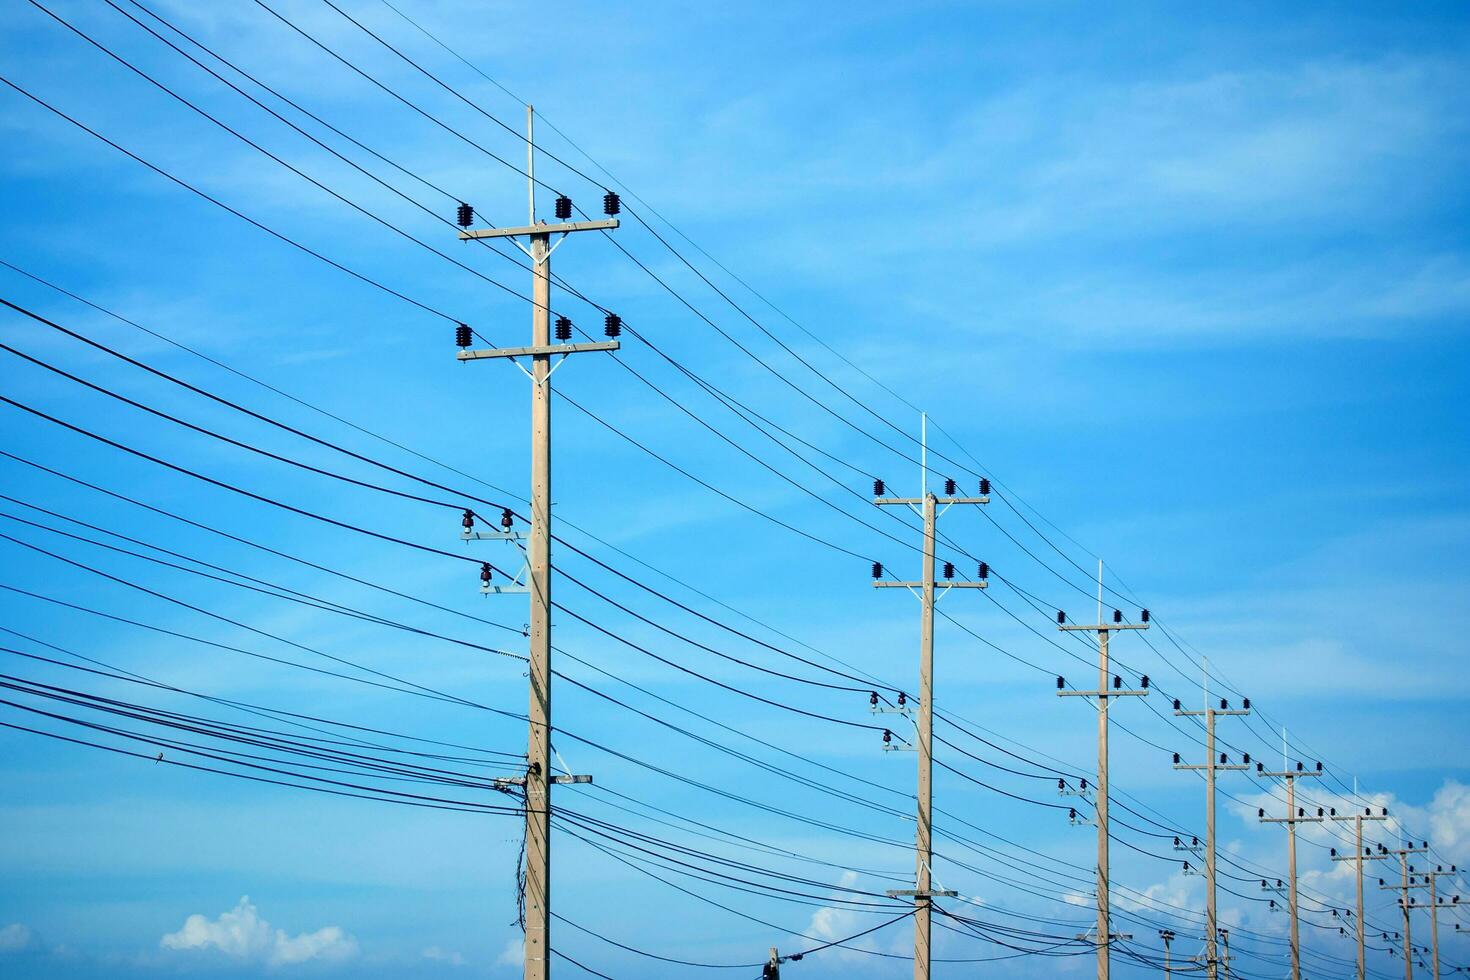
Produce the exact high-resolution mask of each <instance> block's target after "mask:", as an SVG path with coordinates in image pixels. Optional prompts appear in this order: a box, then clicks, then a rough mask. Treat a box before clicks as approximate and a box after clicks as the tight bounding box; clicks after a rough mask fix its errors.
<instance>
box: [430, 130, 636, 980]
mask: <svg viewBox="0 0 1470 980" xmlns="http://www.w3.org/2000/svg"><path fill="white" fill-rule="evenodd" d="M533 120H534V110H532V108H531V107H530V106H526V177H527V187H528V193H527V200H528V211H529V224H527V225H526V226H524V227H520V228H486V229H471V228H470V227H469V226H470V224H471V223H472V222H473V217H474V211H473V209H472V208H471V207H470V206H469V205H467V204H461V205H460V206H459V215H458V217H459V225H460V227H461V229H462V230H461V231H460V232H459V237H460V239H461V240H463V241H469V240H471V239H481V238H507V239H510V241H511V242H512V243H514V244H515V246H516V247H517V248H519V249H520V250H521V251H522V252H524V253H525V254H526V256H527V257H528V258H529V259H530V260H531V277H532V302H531V346H529V347H508V348H497V349H489V350H469V349H467V348H469V346H470V342H471V339H472V333H471V331H470V328H469V327H467V326H465V325H463V324H461V325H460V327H459V329H458V330H457V331H456V332H455V340H456V343H457V344H458V346H459V347H460V348H461V350H460V351H459V353H458V355H457V357H458V359H459V360H460V361H477V360H483V359H486V358H501V357H508V358H511V359H512V363H514V364H515V365H516V366H517V367H520V368H521V371H522V372H523V373H525V374H526V376H527V377H529V378H530V379H531V522H530V534H529V539H528V541H527V544H526V569H525V571H524V572H523V573H522V575H518V576H516V577H515V578H514V579H513V580H512V584H511V585H510V586H498V585H492V584H491V582H490V573H491V571H492V569H491V567H490V565H489V563H486V564H485V565H484V566H483V567H482V568H481V572H480V578H481V581H482V582H483V583H484V584H483V586H482V588H481V591H482V592H529V594H530V598H531V615H530V628H529V635H530V675H529V676H530V711H529V716H530V725H529V735H528V739H527V751H526V776H525V780H524V783H523V785H524V788H525V797H524V798H525V809H526V843H525V852H526V867H525V872H526V884H525V899H524V901H525V907H524V910H523V912H524V918H525V932H526V935H525V980H547V978H548V977H549V976H550V973H551V785H552V784H553V783H557V782H589V781H590V779H589V778H588V777H585V776H580V777H579V776H572V775H570V774H568V775H566V776H556V777H553V776H552V774H551V373H552V371H553V370H555V368H556V367H557V366H560V362H561V359H565V357H566V356H567V355H568V354H576V353H581V352H583V351H613V350H617V349H618V347H619V346H620V345H619V344H618V342H617V340H615V339H610V340H608V341H606V342H598V343H585V344H572V343H566V341H568V340H570V339H571V321H569V320H566V319H565V318H561V319H559V320H558V322H557V329H556V341H557V342H556V343H553V342H552V332H551V253H552V252H554V251H555V250H556V248H557V247H558V246H559V245H561V243H562V242H563V241H565V240H566V236H567V235H569V234H571V233H572V232H575V231H605V230H610V229H613V228H616V227H618V219H616V218H613V217H609V218H607V219H606V220H600V221H576V222H570V221H567V220H566V219H568V218H570V217H571V212H572V202H571V201H570V200H569V199H568V198H566V197H558V198H557V200H556V217H557V219H558V222H559V223H557V224H550V225H548V224H546V223H545V222H544V221H539V222H538V221H537V220H536V178H535V173H536V144H535V139H534V137H535V132H534V129H533V128H532V127H533ZM618 209H619V202H618V199H617V195H615V194H612V193H609V194H607V195H606V196H604V198H603V211H604V212H606V213H607V214H608V215H609V216H611V215H614V214H616V213H617V212H618ZM553 235H555V236H559V237H558V238H557V241H556V243H555V244H553V243H552V241H551V239H552V236H553ZM521 238H525V239H528V240H529V242H530V247H529V248H528V247H526V246H525V245H522V244H521V243H520V241H519V240H518V239H521ZM620 325H621V321H620V320H619V319H618V318H617V317H615V316H612V315H609V316H608V319H607V335H608V337H610V338H613V337H616V336H617V334H618V328H619V327H620ZM522 357H525V358H529V359H530V361H531V370H530V371H526V369H525V368H524V367H522V366H521V363H520V361H519V360H516V359H517V358H522ZM553 357H556V358H558V362H557V364H556V365H553V364H552V358H553ZM501 523H502V526H504V527H505V528H506V531H505V533H500V532H488V533H486V532H480V533H476V532H474V531H473V530H472V528H473V515H471V514H469V513H466V515H465V534H464V535H462V536H464V537H467V538H468V537H475V538H480V537H499V538H511V539H514V538H513V535H514V532H512V531H511V530H510V527H509V525H510V523H511V521H510V513H509V512H508V511H507V512H506V513H505V514H504V515H503V517H502V522H501ZM527 574H528V576H529V577H528V578H526V579H525V581H526V584H523V583H522V580H523V578H525V576H526V575H527Z"/></svg>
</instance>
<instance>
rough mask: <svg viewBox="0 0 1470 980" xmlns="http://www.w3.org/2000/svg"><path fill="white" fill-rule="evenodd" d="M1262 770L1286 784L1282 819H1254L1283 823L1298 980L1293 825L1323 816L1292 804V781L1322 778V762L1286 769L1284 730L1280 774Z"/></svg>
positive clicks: (1293, 977) (1299, 952) (1260, 770)
mask: <svg viewBox="0 0 1470 980" xmlns="http://www.w3.org/2000/svg"><path fill="white" fill-rule="evenodd" d="M1265 769H1266V767H1265V766H1263V765H1261V764H1260V763H1257V764H1256V775H1258V776H1263V777H1270V778H1276V779H1282V780H1285V781H1286V814H1287V815H1286V816H1284V817H1268V816H1266V811H1265V809H1264V808H1262V809H1261V810H1260V811H1259V813H1258V816H1259V817H1260V819H1261V821H1262V822H1263V823H1284V824H1286V857H1287V860H1286V865H1287V868H1286V873H1287V880H1288V882H1289V883H1290V886H1289V887H1290V891H1289V892H1288V897H1287V908H1288V912H1289V914H1290V916H1291V980H1302V943H1301V933H1300V932H1299V927H1298V917H1297V898H1296V825H1297V824H1299V823H1321V822H1322V821H1323V820H1324V819H1325V818H1326V815H1325V814H1324V813H1323V812H1322V811H1321V810H1318V811H1317V815H1316V816H1315V817H1309V816H1307V813H1306V810H1305V809H1303V808H1302V807H1299V806H1297V805H1296V781H1297V780H1298V779H1300V778H1302V777H1303V776H1320V775H1322V763H1320V762H1319V763H1317V768H1316V769H1315V770H1305V769H1303V767H1302V764H1301V763H1300V762H1298V763H1297V764H1296V771H1295V772H1292V771H1290V770H1289V769H1288V768H1287V766H1286V731H1285V730H1284V729H1283V730H1282V732H1281V769H1282V771H1281V772H1266V771H1265Z"/></svg>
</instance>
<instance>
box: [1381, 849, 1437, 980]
mask: <svg viewBox="0 0 1470 980" xmlns="http://www.w3.org/2000/svg"><path fill="white" fill-rule="evenodd" d="M1428 851H1429V842H1428V841H1424V842H1423V843H1421V844H1420V845H1419V846H1418V847H1415V846H1414V844H1413V842H1412V841H1410V842H1408V843H1406V844H1404V846H1403V847H1400V848H1399V849H1398V850H1395V851H1389V852H1388V853H1390V854H1392V855H1394V856H1396V857H1397V858H1398V859H1399V878H1400V884H1397V885H1385V884H1384V883H1383V879H1382V878H1379V879H1378V887H1379V888H1382V889H1383V890H1384V891H1396V892H1398V893H1399V909H1400V910H1402V911H1403V913H1404V980H1414V934H1413V931H1412V930H1413V923H1412V922H1411V921H1410V920H1409V909H1410V908H1411V907H1412V902H1411V901H1410V900H1409V890H1410V889H1412V888H1427V887H1428V885H1427V884H1425V883H1424V882H1421V881H1416V880H1415V878H1413V877H1410V875H1409V872H1411V871H1413V870H1414V869H1413V867H1412V866H1411V865H1410V864H1409V858H1411V857H1413V856H1414V855H1415V854H1424V853H1427V852H1428Z"/></svg>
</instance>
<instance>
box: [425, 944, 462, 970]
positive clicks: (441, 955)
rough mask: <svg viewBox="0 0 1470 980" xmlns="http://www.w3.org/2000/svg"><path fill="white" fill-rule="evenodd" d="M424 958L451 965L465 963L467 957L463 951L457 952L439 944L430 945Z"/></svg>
mask: <svg viewBox="0 0 1470 980" xmlns="http://www.w3.org/2000/svg"><path fill="white" fill-rule="evenodd" d="M424 959H426V960H433V961H434V962H436V963H448V964H449V965H450V966H464V965H465V958H464V954H463V953H456V952H454V951H453V950H448V949H440V948H439V947H438V946H430V947H429V948H428V949H425V950H424Z"/></svg>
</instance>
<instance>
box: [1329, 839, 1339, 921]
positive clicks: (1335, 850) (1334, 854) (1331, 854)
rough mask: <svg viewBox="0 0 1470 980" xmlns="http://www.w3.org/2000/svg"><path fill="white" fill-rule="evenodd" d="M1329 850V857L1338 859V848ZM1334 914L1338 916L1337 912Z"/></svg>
mask: <svg viewBox="0 0 1470 980" xmlns="http://www.w3.org/2000/svg"><path fill="white" fill-rule="evenodd" d="M1329 850H1330V852H1331V853H1330V854H1329V855H1328V857H1337V848H1335V847H1333V848H1329ZM1332 914H1333V915H1336V914H1337V913H1336V912H1333V913H1332Z"/></svg>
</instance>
